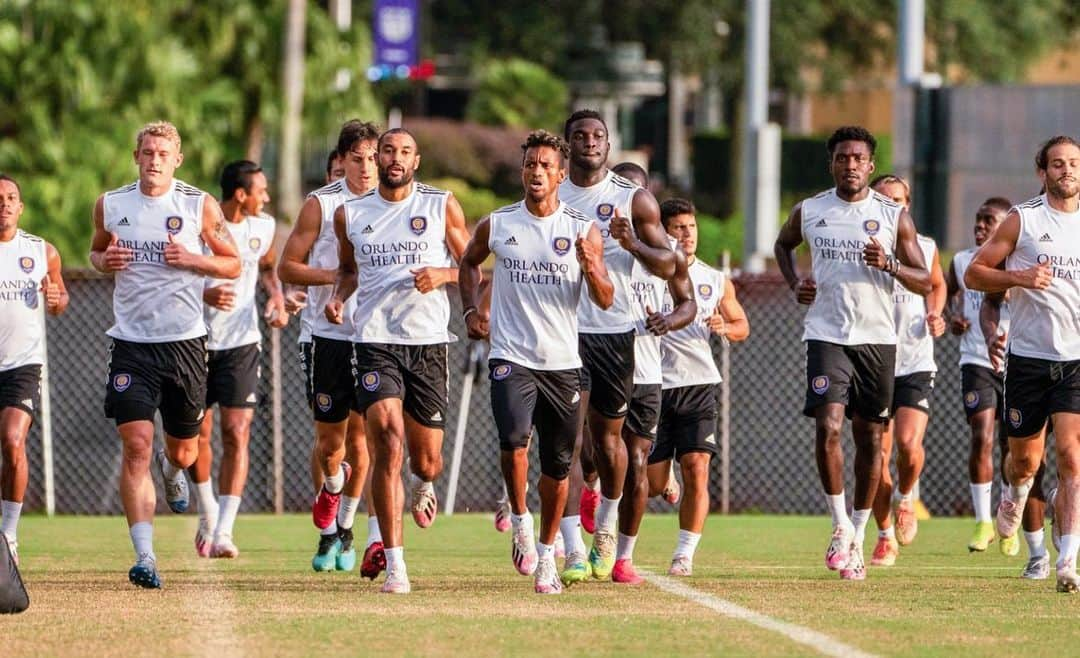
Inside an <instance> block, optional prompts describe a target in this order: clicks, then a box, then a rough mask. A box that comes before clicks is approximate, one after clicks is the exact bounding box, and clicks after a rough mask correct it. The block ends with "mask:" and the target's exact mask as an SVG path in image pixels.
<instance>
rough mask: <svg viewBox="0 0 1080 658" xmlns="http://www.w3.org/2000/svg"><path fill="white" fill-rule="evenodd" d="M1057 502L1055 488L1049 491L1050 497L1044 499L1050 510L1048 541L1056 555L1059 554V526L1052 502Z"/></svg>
mask: <svg viewBox="0 0 1080 658" xmlns="http://www.w3.org/2000/svg"><path fill="white" fill-rule="evenodd" d="M1056 500H1057V487H1054V488H1053V489H1051V490H1050V495H1049V496H1047V497H1046V506H1047V508H1048V509H1049V510H1050V541H1052V542H1053V543H1054V550H1055V551H1057V552H1058V553H1060V552H1061V526H1060V525H1059V524H1058V520H1057V510H1056V508H1055V506H1054V502H1055V501H1056Z"/></svg>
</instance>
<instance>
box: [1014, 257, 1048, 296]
mask: <svg viewBox="0 0 1080 658" xmlns="http://www.w3.org/2000/svg"><path fill="white" fill-rule="evenodd" d="M1017 274H1019V275H1020V285H1021V286H1022V287H1024V288H1031V289H1032V290H1046V289H1047V288H1049V287H1050V284H1051V283H1052V282H1053V280H1054V273H1053V272H1052V271H1051V270H1050V266H1049V265H1046V264H1045V263H1044V264H1039V265H1035V266H1032V267H1029V268H1027V269H1026V270H1020V271H1019V272H1017Z"/></svg>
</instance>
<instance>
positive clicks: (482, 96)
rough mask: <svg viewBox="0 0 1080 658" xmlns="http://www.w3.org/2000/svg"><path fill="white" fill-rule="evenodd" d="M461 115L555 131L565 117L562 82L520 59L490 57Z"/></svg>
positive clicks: (484, 121)
mask: <svg viewBox="0 0 1080 658" xmlns="http://www.w3.org/2000/svg"><path fill="white" fill-rule="evenodd" d="M478 77H479V81H478V83H477V86H476V89H475V90H473V92H472V94H470V96H469V104H468V106H467V107H466V108H465V117H466V118H467V119H469V120H470V121H475V122H477V123H482V124H485V125H489V126H509V127H514V128H526V129H529V130H533V129H536V128H547V129H549V130H557V129H558V126H559V124H561V123H562V121H563V119H564V118H565V117H566V108H567V104H568V102H569V98H570V94H569V92H568V91H567V88H566V83H564V82H563V81H562V80H560V79H559V78H558V77H556V76H555V75H553V74H552V73H550V72H549V71H548V70H547V69H545V68H544V67H543V66H540V65H539V64H534V63H533V62H529V61H526V60H523V59H517V58H513V59H508V60H492V61H490V62H488V63H487V64H485V65H484V66H483V67H481V69H480V73H479V76H478Z"/></svg>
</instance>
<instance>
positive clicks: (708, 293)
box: [697, 283, 713, 299]
mask: <svg viewBox="0 0 1080 658" xmlns="http://www.w3.org/2000/svg"><path fill="white" fill-rule="evenodd" d="M697 291H698V294H699V295H701V298H702V299H708V298H710V297H712V292H713V291H712V286H710V285H709V284H707V283H703V284H701V285H699V286H698V287H697Z"/></svg>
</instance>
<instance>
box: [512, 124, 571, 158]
mask: <svg viewBox="0 0 1080 658" xmlns="http://www.w3.org/2000/svg"><path fill="white" fill-rule="evenodd" d="M537 146H546V147H548V148H550V149H552V150H554V151H558V153H559V162H560V163H565V162H566V159H567V158H569V157H570V147H569V146H567V144H566V142H565V141H564V140H563V138H562V137H559V136H558V135H556V134H553V133H549V132H548V131H546V130H534V131H532V132H531V133H529V136H528V137H526V138H525V143H524V144H522V145H521V161H522V162H524V161H525V152H526V151H528V150H529V149H531V148H535V147H537Z"/></svg>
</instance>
